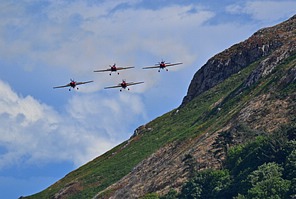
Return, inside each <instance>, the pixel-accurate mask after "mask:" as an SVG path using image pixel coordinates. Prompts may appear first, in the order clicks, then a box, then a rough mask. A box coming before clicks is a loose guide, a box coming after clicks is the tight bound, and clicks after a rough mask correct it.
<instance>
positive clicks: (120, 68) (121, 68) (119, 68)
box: [116, 66, 135, 70]
mask: <svg viewBox="0 0 296 199" xmlns="http://www.w3.org/2000/svg"><path fill="white" fill-rule="evenodd" d="M130 68H135V67H134V66H128V67H116V70H125V69H130Z"/></svg>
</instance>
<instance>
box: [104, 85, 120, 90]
mask: <svg viewBox="0 0 296 199" xmlns="http://www.w3.org/2000/svg"><path fill="white" fill-rule="evenodd" d="M119 87H121V84H118V85H116V86H108V87H105V88H104V89H109V88H119Z"/></svg>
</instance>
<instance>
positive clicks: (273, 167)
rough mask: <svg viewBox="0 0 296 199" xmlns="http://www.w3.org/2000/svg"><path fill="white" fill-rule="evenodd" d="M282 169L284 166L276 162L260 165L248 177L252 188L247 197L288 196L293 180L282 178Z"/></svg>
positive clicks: (272, 198)
mask: <svg viewBox="0 0 296 199" xmlns="http://www.w3.org/2000/svg"><path fill="white" fill-rule="evenodd" d="M282 171H283V168H282V167H281V166H279V165H278V164H276V163H274V162H271V163H267V164H266V163H264V164H263V165H261V166H259V167H258V169H257V170H255V171H253V172H252V173H251V174H250V175H249V176H248V178H247V181H248V182H249V183H250V184H251V189H249V190H248V193H247V195H246V196H245V197H246V198H250V199H251V198H252V199H255V198H258V199H261V198H270V199H282V198H288V194H289V193H288V192H289V188H290V185H291V182H290V181H289V180H285V179H283V178H282Z"/></svg>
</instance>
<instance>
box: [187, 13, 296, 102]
mask: <svg viewBox="0 0 296 199" xmlns="http://www.w3.org/2000/svg"><path fill="white" fill-rule="evenodd" d="M295 34H296V15H295V16H293V17H292V18H291V19H289V20H288V21H286V22H283V23H281V24H279V25H277V26H274V27H271V28H264V29H261V30H259V31H257V32H256V33H255V34H254V35H252V36H251V37H250V38H249V39H247V40H245V41H244V42H241V43H239V44H236V45H234V46H232V47H230V48H229V49H227V50H225V51H223V52H221V53H220V54H218V55H216V56H214V57H212V58H211V59H210V60H209V61H208V62H207V63H206V64H205V65H204V66H202V67H201V69H200V70H198V71H197V73H196V74H195V75H194V77H193V79H192V81H191V83H190V85H189V88H188V92H187V95H186V96H185V97H184V99H183V102H182V104H181V106H184V105H185V104H187V103H188V102H190V101H191V100H192V99H194V98H195V97H196V96H198V95H200V94H201V93H203V92H205V91H207V90H208V89H210V88H212V87H214V86H216V85H217V84H219V83H221V82H222V81H224V80H225V79H226V78H228V77H229V76H231V75H232V74H235V73H237V72H239V71H240V70H242V69H243V68H245V67H246V66H248V65H249V64H251V63H253V62H255V61H258V60H260V59H262V58H263V57H267V56H269V55H271V54H272V53H273V56H271V57H269V58H267V59H265V60H263V61H262V62H261V63H260V64H259V67H258V68H257V69H256V70H255V71H254V72H253V74H252V75H251V76H250V77H249V78H248V80H247V82H246V85H247V86H250V85H252V84H254V83H256V82H257V81H258V80H259V78H260V77H261V76H263V75H267V74H269V73H270V72H271V71H272V69H273V68H274V66H275V65H277V64H278V63H280V61H281V60H283V59H284V58H286V57H288V56H290V54H291V52H293V51H294V50H295V48H296V47H295V46H296V45H295V43H296V42H295Z"/></svg>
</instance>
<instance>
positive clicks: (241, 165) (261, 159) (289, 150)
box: [144, 127, 296, 199]
mask: <svg viewBox="0 0 296 199" xmlns="http://www.w3.org/2000/svg"><path fill="white" fill-rule="evenodd" d="M189 169H190V168H189ZM192 170H193V174H192V175H191V178H190V179H189V181H188V182H187V183H185V184H184V186H183V187H182V189H181V191H180V192H179V193H177V191H175V190H171V191H170V192H169V193H168V194H167V195H165V196H163V197H160V199H193V198H194V199H196V198H204V199H222V198H225V199H230V198H233V199H250V198H252V199H254V198H258V199H262V198H270V199H285V198H296V127H285V128H281V129H280V130H278V131H277V132H276V133H273V134H265V135H260V136H257V137H256V138H255V139H253V140H252V141H249V142H248V143H245V144H243V145H238V146H235V147H232V148H230V149H229V150H228V152H227V157H226V160H225V162H224V164H223V169H221V170H204V171H194V169H192ZM144 198H158V197H157V196H156V195H154V194H152V195H150V196H149V195H147V197H144Z"/></svg>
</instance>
